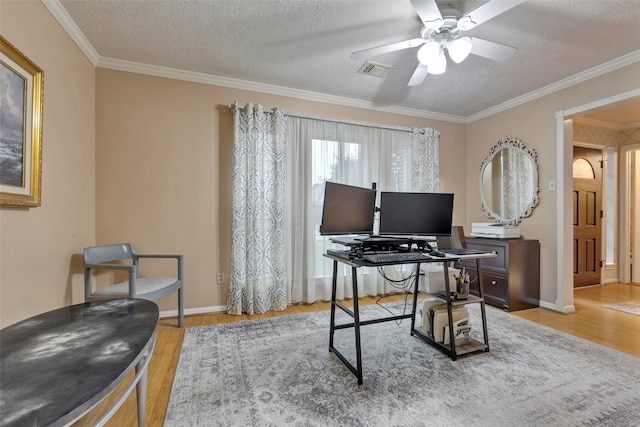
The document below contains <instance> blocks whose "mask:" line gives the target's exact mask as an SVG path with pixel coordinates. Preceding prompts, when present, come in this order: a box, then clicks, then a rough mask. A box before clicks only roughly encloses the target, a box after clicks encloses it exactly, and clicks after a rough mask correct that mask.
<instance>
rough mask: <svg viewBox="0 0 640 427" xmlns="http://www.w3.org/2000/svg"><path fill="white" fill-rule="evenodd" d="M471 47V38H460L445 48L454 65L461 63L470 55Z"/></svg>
mask: <svg viewBox="0 0 640 427" xmlns="http://www.w3.org/2000/svg"><path fill="white" fill-rule="evenodd" d="M472 47H473V45H472V44H471V37H467V36H464V37H460V38H459V39H455V40H452V41H451V42H450V43H449V46H448V47H447V50H448V51H449V57H450V58H451V60H452V61H453V62H455V63H456V64H459V63H461V62H462V61H464V60H465V59H467V56H469V54H470V53H471V48H472Z"/></svg>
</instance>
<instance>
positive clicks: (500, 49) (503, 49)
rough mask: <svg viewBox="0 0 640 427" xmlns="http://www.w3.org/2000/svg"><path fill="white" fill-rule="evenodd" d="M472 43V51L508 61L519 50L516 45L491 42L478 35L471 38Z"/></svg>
mask: <svg viewBox="0 0 640 427" xmlns="http://www.w3.org/2000/svg"><path fill="white" fill-rule="evenodd" d="M471 43H472V47H471V53H473V54H474V55H478V56H484V57H485V58H489V59H493V60H494V61H506V60H507V59H509V58H511V57H512V56H513V54H514V53H516V51H517V50H518V49H516V48H515V47H511V46H507V45H506V44H500V43H496V42H491V41H489V40H485V39H479V38H477V37H473V38H472V39H471Z"/></svg>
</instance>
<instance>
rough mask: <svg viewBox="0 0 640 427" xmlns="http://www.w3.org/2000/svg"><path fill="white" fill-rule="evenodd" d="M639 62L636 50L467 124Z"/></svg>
mask: <svg viewBox="0 0 640 427" xmlns="http://www.w3.org/2000/svg"><path fill="white" fill-rule="evenodd" d="M638 61H640V50H636V51H634V52H631V53H629V54H627V55H624V56H621V57H620V58H616V59H613V60H611V61H608V62H605V63H603V64H600V65H598V66H595V67H593V68H589V69H588V70H585V71H582V72H580V73H577V74H574V75H573V76H569V77H567V78H565V79H562V80H558V81H557V82H555V83H552V84H550V85H548V86H545V87H543V88H540V89H537V90H534V91H532V92H529V93H527V94H524V95H522V96H519V97H517V98H513V99H512V100H510V101H507V102H503V103H502V104H498V105H496V106H493V107H491V108H487V109H486V110H484V111H481V112H479V113H476V114H473V115H471V116H468V117H467V118H466V120H467V121H466V123H467V124H468V123H471V122H474V121H476V120H480V119H484V118H485V117H489V116H491V115H493V114H496V113H500V112H502V111H505V110H509V109H511V108H514V107H517V106H519V105H522V104H524V103H527V102H530V101H533V100H535V99H538V98H541V97H543V96H546V95H550V94H552V93H554V92H557V91H559V90H562V89H566V88H569V87H571V86H574V85H576V84H578V83H582V82H585V81H587V80H590V79H593V78H595V77H598V76H601V75H603V74H607V73H610V72H611V71H615V70H617V69H619V68H622V67H626V66H627V65H631V64H635V63H636V62H638Z"/></svg>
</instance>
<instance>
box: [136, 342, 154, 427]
mask: <svg viewBox="0 0 640 427" xmlns="http://www.w3.org/2000/svg"><path fill="white" fill-rule="evenodd" d="M147 351H149V350H147ZM149 357H151V355H150V354H148V355H147V356H145V357H144V358H143V359H142V360H141V361H140V362H138V364H137V365H136V374H137V373H141V375H140V379H139V380H138V384H137V385H136V395H137V401H138V427H144V425H145V424H144V423H145V412H146V410H147V372H148V370H147V368H148V366H149V365H148V363H147V360H146V359H147V358H149Z"/></svg>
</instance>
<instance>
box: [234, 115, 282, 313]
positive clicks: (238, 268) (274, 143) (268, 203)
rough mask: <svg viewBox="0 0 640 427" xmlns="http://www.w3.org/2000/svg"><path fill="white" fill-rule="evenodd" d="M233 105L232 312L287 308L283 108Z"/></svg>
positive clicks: (258, 311)
mask: <svg viewBox="0 0 640 427" xmlns="http://www.w3.org/2000/svg"><path fill="white" fill-rule="evenodd" d="M232 110H233V134H234V141H233V166H232V167H233V177H232V197H233V202H232V214H233V217H232V226H231V227H232V237H231V261H230V267H229V294H228V299H227V312H228V313H229V314H242V313H243V312H246V313H247V314H254V313H265V312H267V311H270V310H276V311H282V310H284V309H286V308H287V302H288V295H287V285H286V250H285V249H286V233H285V229H286V227H285V213H286V182H285V178H286V176H285V175H286V173H285V170H286V168H285V124H286V119H285V117H284V114H283V112H282V111H281V110H278V109H275V110H273V111H272V112H265V111H264V108H263V107H262V106H261V105H253V104H247V105H246V106H245V107H244V108H242V107H240V106H238V105H237V104H236V105H234V106H233V107H232Z"/></svg>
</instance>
